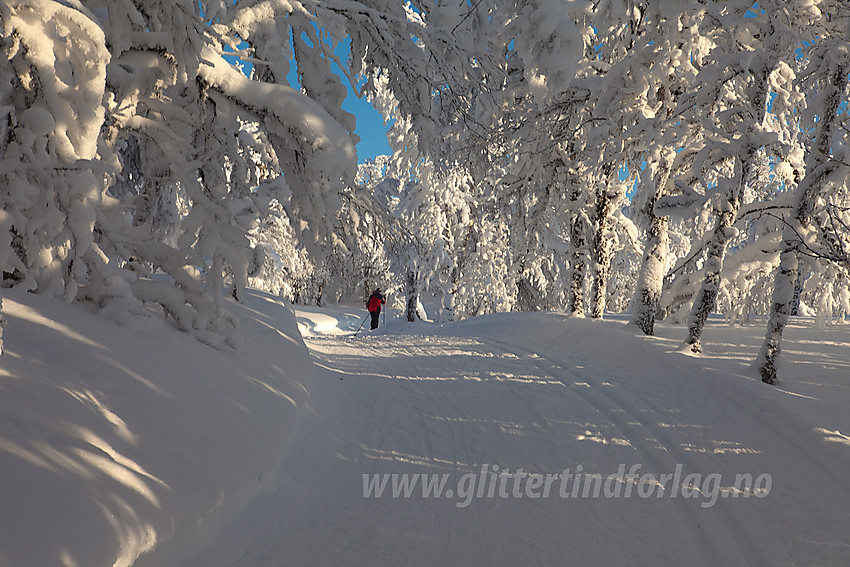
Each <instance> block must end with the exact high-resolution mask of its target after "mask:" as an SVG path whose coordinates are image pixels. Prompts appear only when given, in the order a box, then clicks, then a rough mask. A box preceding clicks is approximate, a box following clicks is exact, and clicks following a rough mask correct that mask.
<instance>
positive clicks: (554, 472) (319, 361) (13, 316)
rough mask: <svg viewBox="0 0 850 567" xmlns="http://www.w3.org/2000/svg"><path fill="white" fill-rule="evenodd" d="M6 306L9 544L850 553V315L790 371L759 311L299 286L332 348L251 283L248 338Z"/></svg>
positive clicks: (619, 555)
mask: <svg viewBox="0 0 850 567" xmlns="http://www.w3.org/2000/svg"><path fill="white" fill-rule="evenodd" d="M4 310H6V312H7V313H8V317H9V326H8V342H7V347H8V349H9V351H10V353H9V355H8V356H7V357H6V360H4V361H3V370H4V373H5V375H4V377H3V381H2V384H3V388H4V396H3V399H2V402H0V403H2V404H3V412H2V419H3V426H2V429H0V449H2V451H0V466H2V470H3V471H4V472H5V473H6V474H5V475H4V477H5V480H6V482H4V483H3V488H2V490H3V502H4V503H11V505H4V507H3V512H2V524H0V527H2V532H0V533H2V535H0V564H2V565H7V564H8V565H62V564H64V565H80V566H83V565H85V566H98V565H112V564H113V563H114V562H115V560H116V559H115V558H116V557H124V558H125V559H127V558H131V557H133V556H134V555H133V554H135V553H137V552H139V551H141V550H142V549H143V548H146V547H152V546H155V548H154V549H153V551H152V552H151V553H149V554H146V555H144V556H142V557H141V558H140V559H138V560H137V561H136V562H135V565H137V566H139V567H153V566H156V567H161V566H166V567H169V566H181V567H183V566H185V567H194V566H197V567H217V566H218V567H235V566H242V567H245V566H248V567H260V566H263V567H266V566H267V567H272V566H274V567H279V566H282V565H314V566H318V565H364V566H366V565H368V566H375V565H392V566H397V565H405V566H409V565H423V566H431V565H458V566H461V565H462V566H473V565H488V566H489V565H553V564H569V565H653V566H655V565H819V566H822V565H846V564H847V558H848V557H850V530H848V527H850V481H848V480H847V471H848V470H850V437H848V434H849V433H850V414H849V413H848V411H847V408H848V407H850V326H844V325H839V326H834V327H829V328H826V329H815V328H812V326H811V325H810V323H809V322H808V321H806V320H798V321H796V323H795V325H794V326H792V327H791V328H789V329H788V331H787V333H786V338H787V340H786V342H785V348H786V352H787V353H788V354H789V361H788V363H787V364H786V366H785V367H784V368H783V369H782V377H783V383H782V384H781V385H780V386H779V387H770V386H766V385H764V384H762V383H760V382H759V381H757V380H756V379H755V378H754V377H753V374H754V373H753V371H752V369H751V368H749V364H750V361H751V360H752V359H753V358H754V354H755V350H756V348H757V346H758V344H759V339H760V338H761V334H762V328H761V327H758V326H754V327H738V328H730V327H728V326H726V325H724V324H722V323H721V322H719V321H712V323H711V324H710V325H709V327H708V328H707V331H706V335H705V337H704V346H705V348H706V351H707V354H706V355H705V356H703V357H700V358H696V357H690V356H686V355H683V354H681V353H679V352H678V347H679V344H680V341H681V338H682V336H683V330H682V329H681V328H676V327H669V326H664V325H661V326H659V328H658V331H659V336H657V337H644V336H639V335H638V334H637V333H635V332H634V330H633V329H631V328H629V327H627V326H626V325H625V323H624V320H622V319H620V318H617V317H612V318H611V319H609V320H606V321H588V320H575V319H569V318H566V317H565V316H563V315H560V314H554V313H535V314H531V313H528V314H523V313H520V314H501V315H491V316H485V317H479V318H476V319H473V320H469V321H464V322H461V323H449V324H445V325H442V326H439V325H432V324H428V323H416V324H407V323H404V322H401V321H398V320H395V319H394V317H393V315H394V313H391V314H390V316H389V317H388V318H387V325H386V326H384V327H382V328H381V329H379V330H377V331H375V332H369V331H361V332H360V333H359V334H358V335H357V336H356V337H355V336H352V334H353V330H354V329H355V328H356V327H357V326H358V325H359V324H360V322H361V321H362V320H363V316H364V315H365V313H364V311H363V309H362V308H361V307H359V306H354V307H345V306H341V307H329V308H324V309H318V308H306V309H299V310H298V311H297V313H296V315H297V328H298V329H300V331H301V333H302V334H303V335H304V339H305V341H306V345H307V347H309V349H310V352H311V354H312V357H313V360H314V363H315V366H314V367H313V369H312V370H311V369H310V368H309V367H308V366H309V365H308V363H307V360H306V357H305V352H306V351H305V350H304V348H303V346H302V345H301V343H300V339H299V338H298V337H297V333H296V332H295V329H296V321H295V320H294V319H293V317H292V315H291V312H290V311H289V310H288V309H287V308H285V307H284V306H282V305H280V304H279V303H278V302H277V301H276V300H274V299H273V298H271V297H269V296H266V295H263V294H258V293H255V294H252V295H251V298H250V301H249V304H248V305H247V306H246V307H245V308H239V314H240V317H241V318H242V322H243V327H244V332H245V334H246V350H245V351H244V352H240V353H223V352H219V351H214V350H212V349H210V348H209V347H205V346H203V345H200V344H196V343H195V342H194V341H193V340H192V339H190V338H188V337H186V336H184V335H181V334H180V333H178V332H176V331H171V330H168V329H164V328H160V327H156V332H153V331H151V330H149V331H147V332H142V333H138V332H130V331H126V330H124V329H120V328H118V327H113V326H111V325H110V324H108V323H105V322H104V321H103V320H102V318H97V319H95V318H93V316H91V315H89V314H88V313H86V312H84V311H83V308H81V307H80V306H75V305H71V306H68V305H63V304H59V303H57V302H55V301H52V300H46V299H44V298H38V297H33V296H30V295H15V294H12V295H10V296H9V297H8V298H7V299H6V300H5V301H4ZM297 408H298V409H297ZM296 414H297V426H295V428H294V431H293V423H295V417H296ZM281 459H282V464H280V466H279V467H277V466H276V465H277V464H278V463H280V462H281ZM385 475H386V476H385ZM392 475H397V476H395V477H393V476H392ZM403 475H407V476H403ZM433 475H436V476H433ZM590 475H593V476H590ZM748 479H749V480H752V484H754V485H755V486H754V487H753V488H754V490H752V491H747V490H743V491H742V490H741V489H746V486H747V481H748ZM383 482H386V484H385V485H383V484H382V483H383ZM400 482H407V485H406V489H407V492H408V494H407V495H405V486H401V485H399V484H398V483H400ZM393 483H396V485H395V486H394V485H393ZM413 483H416V484H413ZM423 483H426V484H427V483H432V484H427V489H428V490H429V494H428V495H427V496H426V495H424V494H423V486H425V484H423ZM441 483H442V484H441ZM380 486H383V492H382V493H381V495H380V496H378V495H377V494H376V491H379V487H380ZM662 486H663V488H662ZM394 489H395V490H396V491H397V492H399V494H398V495H397V496H394V495H393V492H394ZM437 489H439V493H440V494H439V496H435V494H434V492H435V491H436V490H437ZM756 489H761V490H756ZM367 492H368V494H367ZM252 497H255V498H253V499H251V498H252ZM200 518H203V519H201V520H199V519H200ZM118 564H121V563H118Z"/></svg>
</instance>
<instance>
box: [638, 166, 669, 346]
mask: <svg viewBox="0 0 850 567" xmlns="http://www.w3.org/2000/svg"><path fill="white" fill-rule="evenodd" d="M672 162H673V157H672V156H669V155H663V156H662V157H661V158H660V159H659V161H658V164H657V166H656V169H655V172H654V173H655V174H654V176H653V180H652V181H653V185H654V186H655V193H654V194H653V195H652V197H650V198H649V199H647V200H646V204H645V206H644V208H643V215H644V218H646V219H648V221H649V225H648V227H647V229H646V239H645V244H644V250H643V261H642V262H641V267H640V273H639V274H638V281H637V286H636V287H635V295H634V297H633V298H632V320H631V322H632V324H634V325H637V326H638V328H639V329H640V330H641V331H643V332H644V333H645V334H647V335H653V334H655V316H656V313H657V312H658V300H659V299H660V298H661V291H662V289H663V285H664V273H665V271H666V269H667V244H668V236H667V217H659V216H657V215H656V214H655V212H654V210H653V209H654V207H655V203H656V202H657V201H658V199H660V198H661V197H662V196H663V195H664V191H665V186H666V185H667V180H668V179H669V178H670V169H671V167H672Z"/></svg>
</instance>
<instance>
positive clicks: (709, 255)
mask: <svg viewBox="0 0 850 567" xmlns="http://www.w3.org/2000/svg"><path fill="white" fill-rule="evenodd" d="M753 153H754V152H753ZM750 155H752V153H751V154H750ZM749 164H750V160H749V158H748V159H747V160H746V161H745V162H744V163H742V164H741V165H742V169H744V170H745V171H744V172H742V173H741V176H740V178H739V179H738V181H737V183H735V186H734V187H730V188H729V191H730V194H729V196H728V199H727V200H726V201H725V202H724V205H725V207H724V209H723V210H722V211H720V218H719V219H718V220H717V227H716V228H715V229H714V233H713V234H712V236H711V240H710V241H709V242H708V245H707V249H706V259H705V274H704V276H703V280H702V286H701V287H700V290H699V291H698V292H697V294H696V297H695V299H694V305H693V307H692V308H691V314H690V315H689V316H688V338H687V339H686V340H685V344H686V345H687V346H688V348H689V349H690V350H691V352H702V343H701V338H702V330H703V329H704V328H705V322H706V321H707V320H708V316H709V314H711V312H712V311H714V307H715V305H716V304H717V292H718V290H719V288H720V273H721V271H722V270H723V259H724V257H725V255H726V246H727V244H729V241H730V240H731V239H732V238H734V237H735V235H736V234H737V231H736V230H735V229H734V227H733V225H734V224H735V219H736V218H737V216H738V209H739V208H740V206H741V199H740V196H741V192H742V190H743V186H744V184H745V183H746V179H747V177H748V175H745V173H748V172H749Z"/></svg>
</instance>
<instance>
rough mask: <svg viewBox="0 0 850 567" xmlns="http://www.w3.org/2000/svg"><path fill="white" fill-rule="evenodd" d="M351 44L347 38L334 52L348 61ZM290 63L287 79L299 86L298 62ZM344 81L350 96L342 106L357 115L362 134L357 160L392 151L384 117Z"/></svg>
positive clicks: (359, 130)
mask: <svg viewBox="0 0 850 567" xmlns="http://www.w3.org/2000/svg"><path fill="white" fill-rule="evenodd" d="M349 45H350V40H348V39H346V40H345V41H343V42H341V43H340V44H339V45H338V46H337V47H336V49H334V54H335V55H336V56H337V57H338V58H339V60H340V61H348V56H349V53H350V47H349ZM290 64H291V68H290V71H289V76H288V77H287V79H288V80H289V84H290V85H292V86H297V85H298V84H299V82H298V71H297V62H295V61H290ZM342 82H343V84H344V85H345V88H346V90H347V91H348V96H347V97H346V99H345V102H343V103H342V108H343V110H345V111H347V112H350V113H351V114H353V115H354V116H356V117H357V126H356V128H355V130H354V133H355V134H357V135H358V136H360V143H358V144H357V160H358V161H360V162H362V161H364V160H367V159H374V157H375V156H378V155H382V154H390V153H392V151H391V150H390V145H389V143H388V142H387V129H388V128H389V126H384V119H383V117H382V116H381V114H380V113H379V112H378V111H377V110H375V108H374V107H373V106H372V105H371V104H370V103H369V101H367V100H366V98H365V97H363V98H357V95H356V94H354V91H353V90H352V88H351V85H350V84H349V82H348V81H347V80H345V79H343V81H342Z"/></svg>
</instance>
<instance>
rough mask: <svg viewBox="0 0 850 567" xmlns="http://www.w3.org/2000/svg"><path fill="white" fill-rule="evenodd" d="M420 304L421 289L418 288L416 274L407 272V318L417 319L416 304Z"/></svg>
mask: <svg viewBox="0 0 850 567" xmlns="http://www.w3.org/2000/svg"><path fill="white" fill-rule="evenodd" d="M418 304H419V290H418V289H417V288H416V275H415V274H414V273H413V272H408V273H407V320H408V321H409V322H410V323H413V322H414V321H416V306H417V305H418Z"/></svg>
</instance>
